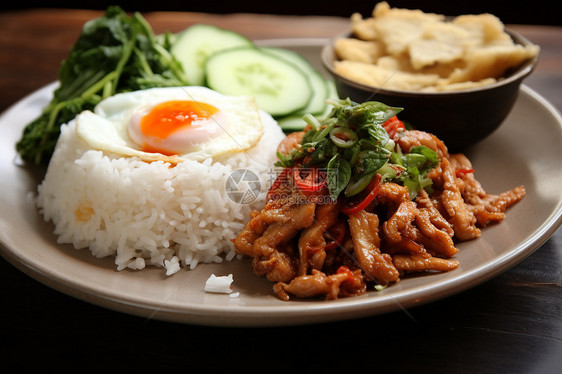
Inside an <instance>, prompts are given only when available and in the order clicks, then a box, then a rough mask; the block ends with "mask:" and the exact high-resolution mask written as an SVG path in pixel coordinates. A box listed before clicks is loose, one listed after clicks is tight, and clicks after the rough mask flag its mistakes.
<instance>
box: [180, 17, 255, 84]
mask: <svg viewBox="0 0 562 374" xmlns="http://www.w3.org/2000/svg"><path fill="white" fill-rule="evenodd" d="M252 45H253V43H252V41H251V40H250V39H248V38H246V37H245V36H242V35H240V34H238V33H236V32H234V31H230V30H224V29H221V28H219V27H216V26H213V25H206V24H198V25H193V26H191V27H189V28H187V29H186V30H184V31H183V32H181V33H179V34H178V35H177V36H176V38H175V40H174V44H173V45H172V49H171V52H172V54H173V55H174V56H175V57H176V58H177V59H178V60H179V61H180V63H181V64H182V65H183V69H184V70H185V74H186V76H187V79H188V81H189V84H190V85H192V86H202V85H204V84H205V75H204V71H205V63H206V62H207V59H208V58H209V56H211V55H212V54H213V53H215V52H218V51H221V50H224V49H228V48H234V47H240V46H252Z"/></svg>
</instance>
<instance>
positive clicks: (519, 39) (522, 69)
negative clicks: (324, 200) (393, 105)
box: [320, 27, 540, 97]
mask: <svg viewBox="0 0 562 374" xmlns="http://www.w3.org/2000/svg"><path fill="white" fill-rule="evenodd" d="M504 31H505V32H506V33H507V34H508V35H509V36H510V37H511V39H512V40H513V41H514V42H515V43H516V44H519V45H522V46H528V45H533V43H531V42H530V41H529V40H528V39H527V38H525V37H524V36H523V35H521V34H519V33H518V32H516V31H513V30H510V29H509V28H508V27H504ZM352 36H353V33H352V32H351V31H346V32H343V33H341V34H338V35H336V36H335V37H332V38H331V39H330V40H329V42H328V43H326V44H325V45H324V46H323V47H322V50H321V52H320V60H321V62H322V65H323V66H324V68H325V69H326V70H327V71H328V72H329V73H330V74H331V75H332V76H333V77H334V78H337V79H339V80H341V81H342V82H345V83H346V84H347V85H349V86H352V87H354V88H358V89H360V90H363V91H372V92H373V93H374V94H381V95H394V96H403V97H406V96H412V97H420V96H428V97H440V96H451V95H463V94H469V93H474V92H482V91H487V90H493V89H495V88H498V87H503V86H506V85H509V84H511V83H513V82H515V81H522V80H523V78H525V77H527V76H528V75H529V74H531V73H532V72H533V70H534V69H535V67H536V66H537V63H538V61H539V56H540V51H539V53H537V55H535V56H534V57H533V58H530V59H527V60H525V61H524V62H523V63H522V64H521V65H520V66H519V67H518V68H517V70H516V71H515V72H514V73H512V74H511V75H509V76H508V77H507V78H503V79H500V80H497V81H496V82H494V83H491V84H487V85H483V86H480V87H472V88H465V89H461V90H451V91H438V92H422V91H407V90H394V89H387V88H383V87H375V86H369V85H366V84H363V83H359V82H356V81H354V80H351V79H348V78H346V77H344V76H342V75H341V74H339V73H337V72H336V71H335V69H334V66H333V59H334V58H335V52H334V48H333V46H334V42H335V40H337V39H339V38H342V37H352Z"/></svg>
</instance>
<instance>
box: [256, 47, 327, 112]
mask: <svg viewBox="0 0 562 374" xmlns="http://www.w3.org/2000/svg"><path fill="white" fill-rule="evenodd" d="M262 49H263V50H264V51H266V52H269V53H273V54H274V55H276V56H278V57H279V58H284V59H286V60H287V61H289V62H291V63H293V64H295V65H296V66H297V67H298V68H299V69H301V70H302V71H303V72H304V73H305V74H306V75H307V76H308V79H309V81H310V86H311V87H312V97H311V98H310V101H309V103H308V105H307V106H306V107H305V108H304V109H303V110H302V112H303V114H304V113H312V114H318V113H321V112H322V111H323V110H324V108H325V107H326V103H325V101H326V98H327V97H328V86H327V84H326V80H325V79H324V77H323V76H322V75H321V74H320V73H319V72H318V70H316V69H315V68H314V67H313V66H312V65H311V64H310V63H309V62H308V61H307V60H306V59H305V58H304V57H302V56H301V55H299V54H298V53H296V52H293V51H291V50H288V49H284V48H276V47H262Z"/></svg>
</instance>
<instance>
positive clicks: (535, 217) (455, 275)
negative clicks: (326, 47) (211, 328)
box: [0, 39, 562, 326]
mask: <svg viewBox="0 0 562 374" xmlns="http://www.w3.org/2000/svg"><path fill="white" fill-rule="evenodd" d="M324 41H325V40H316V39H313V40H310V39H290V40H286V39H285V40H268V41H262V42H260V44H265V45H274V46H280V47H286V48H290V49H293V50H296V51H298V52H300V53H302V54H303V55H304V56H305V57H307V58H308V59H309V60H310V61H312V62H313V63H314V64H315V66H317V67H318V68H321V67H320V62H319V55H320V48H321V46H322V44H323V42H324ZM53 88H54V84H52V85H49V86H46V87H44V88H42V89H40V90H38V91H36V92H34V93H32V94H31V95H29V96H27V97H26V98H24V99H23V100H21V101H20V102H18V103H17V104H15V105H14V106H13V107H11V108H10V109H9V110H7V111H6V112H5V113H4V114H3V115H2V117H0V134H2V136H1V137H0V173H1V174H0V175H1V176H2V177H1V179H0V191H2V193H0V250H1V253H2V256H3V257H5V258H6V259H7V260H8V261H9V262H11V263H12V264H13V265H14V266H16V267H17V268H19V269H20V270H22V271H23V272H25V273H26V274H28V275H30V276H31V277H33V278H35V279H37V280H38V281H40V282H42V283H44V284H46V285H48V286H50V287H52V288H54V289H57V290H59V291H61V292H64V293H66V294H68V295H71V296H74V297H76V298H79V299H82V300H85V301H87V302H90V303H93V304H97V305H100V306H103V307H107V308H110V309H113V310H117V311H121V312H125V313H130V314H134V315H138V316H143V317H146V318H155V319H161V320H167V321H176V322H183V323H192V324H204V325H216V326H273V325H291V324H304V323H313V322H326V321H335V320H342V319H348V318H356V317H363V316H368V315H375V314H380V313H386V312H390V311H394V310H398V309H402V308H409V307H413V306H416V305H421V304H424V303H427V302H430V301H434V300H437V299H440V298H443V297H446V296H449V295H452V294H455V293H458V292H461V291H463V290H466V289H467V288H469V287H473V286H475V285H477V284H479V283H481V282H484V281H486V280H488V279H490V278H492V277H494V276H496V275H498V274H500V273H502V272H504V271H505V270H507V269H508V268H510V267H512V266H514V265H515V264H517V263H518V262H520V261H522V260H523V259H524V258H525V257H526V256H528V255H530V254H531V253H532V252H533V251H535V250H536V249H537V248H539V246H540V245H541V244H542V243H543V242H544V241H546V239H548V237H549V236H550V235H552V234H553V233H554V231H555V230H556V229H557V228H558V226H559V225H560V223H561V221H562V193H561V192H560V188H561V187H562V162H560V160H562V119H561V117H560V115H559V114H558V112H557V111H556V110H555V109H554V108H553V107H552V106H551V105H550V104H549V103H548V102H547V101H545V100H544V99H543V98H542V97H541V96H539V95H538V94H537V93H535V92H534V91H532V90H531V89H529V88H528V87H525V86H523V87H522V89H521V93H520V96H519V99H518V101H517V103H516V106H515V108H514V110H513V112H512V113H511V114H510V116H509V117H508V118H507V120H506V121H505V123H504V124H503V125H502V126H501V128H500V129H499V130H498V131H497V132H495V133H494V134H493V135H492V136H491V137H489V138H488V139H486V140H485V141H483V142H482V143H480V144H479V145H477V146H476V147H474V148H473V149H471V150H470V152H468V156H469V157H470V158H471V160H472V161H473V163H474V167H475V169H476V177H477V179H478V180H479V181H480V182H481V183H482V184H483V186H484V188H485V189H486V190H487V191H488V192H490V193H499V192H502V191H505V190H507V189H510V188H512V187H515V186H517V185H520V184H523V185H525V187H526V189H527V196H526V197H525V199H524V200H523V201H521V202H520V203H518V204H516V205H515V206H514V207H512V208H511V209H509V211H508V212H507V217H506V219H505V221H504V222H502V223H501V224H499V225H495V226H491V227H488V228H486V229H484V230H483V234H482V237H481V238H479V239H477V240H474V241H471V242H466V243H462V244H460V245H459V248H460V253H459V254H458V255H457V259H458V260H459V261H460V264H461V265H460V267H459V268H458V269H456V270H454V271H452V272H449V273H443V274H426V275H421V276H415V277H411V278H406V279H403V280H402V281H400V282H399V283H398V284H396V285H393V286H391V287H389V288H387V289H385V290H383V291H380V292H377V291H370V292H368V293H367V294H366V295H362V296H358V297H353V298H348V299H340V300H335V301H330V302H323V301H310V300H309V301H290V302H283V301H280V300H278V299H277V298H276V297H275V296H273V293H272V288H271V284H270V283H269V282H268V281H267V280H265V279H263V278H257V277H255V276H254V275H253V274H252V271H251V267H250V264H249V262H248V261H236V260H235V261H232V262H227V263H223V264H204V265H199V266H198V267H197V268H196V269H194V270H191V271H189V270H181V271H180V272H178V273H176V274H174V275H173V276H171V277H168V278H167V277H166V276H165V274H164V271H163V270H162V269H161V268H149V269H145V270H143V271H129V270H124V271H121V272H118V271H116V270H115V265H114V263H113V259H112V258H104V259H98V258H95V257H93V256H92V255H91V254H90V252H89V251H88V250H75V249H74V248H72V247H71V246H69V245H59V244H57V242H56V237H55V236H54V235H53V234H52V230H53V226H52V225H51V224H50V223H47V222H44V221H43V220H42V218H41V217H40V216H39V215H38V213H37V211H36V209H35V207H34V205H33V203H32V199H30V197H32V196H34V195H35V193H36V187H37V184H38V183H39V182H40V178H41V177H42V175H41V173H39V172H38V171H37V170H30V169H28V168H25V167H22V166H18V165H17V163H16V162H15V160H16V152H15V149H14V145H15V143H16V142H17V140H18V139H19V138H20V136H21V131H22V129H23V127H24V126H25V125H26V124H27V123H28V122H29V121H30V120H32V119H34V118H35V117H36V116H37V115H38V114H39V113H40V111H41V109H42V108H43V106H44V105H45V104H46V103H47V102H48V101H49V100H50V97H51V94H52V91H53ZM61 183H64V181H61ZM213 273H214V274H216V275H228V274H233V275H234V283H233V286H234V291H235V292H240V296H239V297H238V298H231V297H229V296H228V295H225V294H209V293H205V292H204V291H203V287H204V284H205V281H206V279H207V278H208V277H209V276H210V275H211V274H213ZM16 287H17V285H16ZM46 307H48V306H46Z"/></svg>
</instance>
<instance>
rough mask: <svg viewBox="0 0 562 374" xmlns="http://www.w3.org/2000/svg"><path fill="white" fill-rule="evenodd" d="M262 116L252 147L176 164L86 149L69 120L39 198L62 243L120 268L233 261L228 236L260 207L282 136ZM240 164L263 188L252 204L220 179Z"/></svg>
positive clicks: (171, 269) (170, 268)
mask: <svg viewBox="0 0 562 374" xmlns="http://www.w3.org/2000/svg"><path fill="white" fill-rule="evenodd" d="M261 115H262V122H263V125H264V135H263V136H262V138H261V139H260V141H259V143H258V144H257V145H256V146H255V147H254V148H252V149H251V150H249V151H247V152H240V153H237V154H235V155H232V156H230V157H228V158H226V157H223V158H222V159H220V160H216V159H215V160H213V159H207V160H206V161H204V162H196V161H185V162H183V163H179V164H177V165H176V166H175V167H172V166H171V165H170V164H169V163H164V162H162V161H157V162H152V163H146V162H143V161H141V160H140V159H138V158H135V157H133V158H120V157H117V156H114V155H110V154H104V153H103V152H101V151H97V150H91V149H88V147H87V145H86V144H85V143H84V142H83V141H82V140H81V139H80V138H78V137H77V136H76V134H75V123H74V122H73V121H72V122H69V123H68V124H67V125H63V126H62V128H61V135H60V138H59V140H58V143H57V146H56V149H55V152H54V154H53V157H52V159H51V161H50V164H49V167H48V170H47V173H46V176H45V179H44V180H43V182H42V183H41V184H40V185H39V187H38V197H37V205H38V207H39V209H40V212H41V213H42V214H43V217H44V218H45V220H46V221H49V220H50V221H52V222H53V223H54V225H55V230H54V232H55V234H56V235H57V236H58V239H57V240H58V242H59V243H71V244H72V245H73V246H74V247H75V248H77V249H80V248H87V247H88V248H89V249H90V251H91V252H92V254H93V255H94V256H96V257H105V256H115V264H116V265H117V269H118V270H122V269H125V268H131V269H143V268H144V267H145V266H146V265H157V266H162V267H164V268H165V269H166V274H168V275H171V274H173V273H175V272H176V271H178V270H179V269H180V267H189V268H191V269H193V268H194V267H195V266H196V265H197V264H198V263H209V262H221V261H223V259H226V260H232V259H233V258H234V257H235V256H236V254H235V252H234V248H233V246H232V243H231V240H230V239H234V238H235V237H236V235H237V234H238V232H239V231H240V230H241V229H242V228H243V227H244V224H245V222H246V220H247V219H248V216H249V213H250V212H251V211H252V210H259V209H261V208H262V207H263V204H264V199H265V194H266V190H265V189H266V186H267V180H266V178H268V177H267V176H268V174H269V178H271V171H272V167H273V164H274V162H275V160H276V152H275V151H276V149H277V145H278V144H279V142H280V141H281V140H282V139H283V138H284V134H283V132H282V131H281V130H280V128H279V126H277V123H276V122H275V121H274V120H273V119H272V118H271V117H270V116H269V115H267V114H266V113H263V112H262V113H261ZM238 169H248V170H251V171H252V172H253V173H255V174H256V175H257V176H259V178H260V184H261V193H260V194H259V196H258V198H257V199H256V200H254V201H253V202H251V203H237V202H235V201H233V200H232V199H231V198H230V197H229V196H228V194H227V191H226V188H225V183H226V181H227V179H228V178H229V176H230V175H231V173H232V172H233V171H235V170H238Z"/></svg>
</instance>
